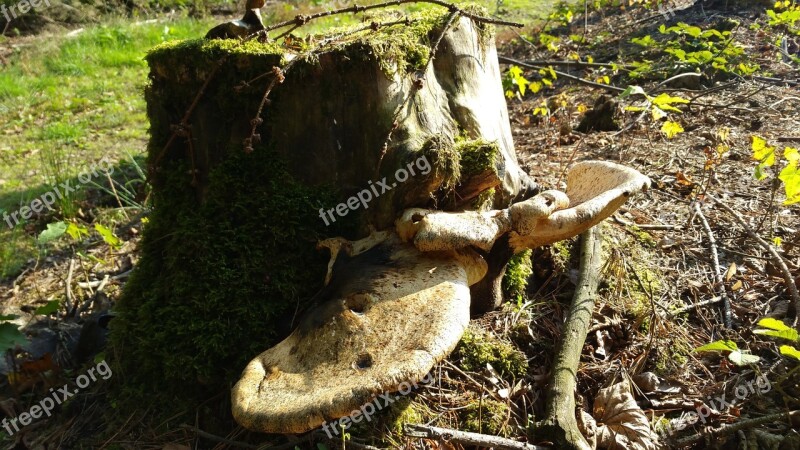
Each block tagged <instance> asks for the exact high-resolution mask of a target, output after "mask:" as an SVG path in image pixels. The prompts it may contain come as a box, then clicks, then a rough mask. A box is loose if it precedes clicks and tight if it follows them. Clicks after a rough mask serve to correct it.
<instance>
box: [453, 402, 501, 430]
mask: <svg viewBox="0 0 800 450" xmlns="http://www.w3.org/2000/svg"><path fill="white" fill-rule="evenodd" d="M509 414H510V412H509V408H508V405H506V404H505V403H501V402H498V401H496V400H491V399H482V400H480V401H477V400H476V401H473V402H472V403H470V404H469V405H467V406H466V407H465V408H464V409H462V410H461V411H460V414H459V416H460V419H461V426H460V427H459V429H461V430H462V431H470V432H473V433H484V434H490V435H494V436H508V434H509V432H510V431H511V430H510V428H509V426H508V423H509Z"/></svg>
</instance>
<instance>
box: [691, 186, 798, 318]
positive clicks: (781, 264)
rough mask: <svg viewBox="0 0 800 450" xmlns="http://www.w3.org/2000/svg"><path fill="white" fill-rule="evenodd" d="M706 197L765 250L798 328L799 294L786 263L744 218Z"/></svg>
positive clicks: (790, 315)
mask: <svg viewBox="0 0 800 450" xmlns="http://www.w3.org/2000/svg"><path fill="white" fill-rule="evenodd" d="M706 197H708V198H709V199H711V200H713V201H714V203H716V204H717V205H718V206H719V207H720V208H722V209H724V210H725V212H727V213H728V214H730V215H731V216H733V218H734V219H735V220H736V222H738V223H739V225H741V226H742V228H744V231H745V233H747V235H748V236H750V237H751V238H752V239H753V240H754V241H756V243H758V245H760V246H761V248H763V249H764V250H766V251H767V252H768V253H769V254H770V256H771V260H772V263H773V264H775V267H777V268H778V270H780V272H781V275H783V283H784V285H786V290H788V291H789V295H790V296H791V297H792V301H791V302H790V303H789V311H788V313H787V314H788V316H789V318H790V319H792V326H794V327H796V328H797V327H798V326H800V325H798V321H797V319H798V317H797V312H798V310H800V293H798V292H797V285H796V284H794V277H792V273H791V272H790V271H789V267H787V266H786V261H784V260H783V257H782V256H781V255H780V254H779V253H778V251H777V250H775V247H774V246H772V245H770V244H769V243H768V242H767V241H765V240H764V239H762V238H761V236H759V235H758V234H756V232H755V231H753V229H752V228H750V227H749V226H748V225H747V222H745V220H744V217H742V215H741V214H739V213H737V212H736V211H734V210H733V209H731V207H730V206H728V205H726V204H724V203H722V202H721V201H719V200H718V199H717V198H715V197H714V196H712V195H711V194H706Z"/></svg>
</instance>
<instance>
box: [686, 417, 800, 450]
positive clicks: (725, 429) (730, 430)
mask: <svg viewBox="0 0 800 450" xmlns="http://www.w3.org/2000/svg"><path fill="white" fill-rule="evenodd" d="M784 420H786V421H791V420H800V411H791V412H784V413H778V414H770V415H768V416H764V417H758V418H755V419H750V420H742V421H740V422H736V423H734V424H730V425H723V426H721V427H719V428H715V429H712V430H711V431H710V432H709V433H700V434H695V435H694V436H689V437H687V438H683V439H681V440H679V441H677V442H675V447H676V448H683V447H686V446H689V445H691V444H694V443H696V442H700V441H702V440H703V439H705V438H706V437H709V436H711V437H719V436H727V435H731V434H734V433H736V432H737V431H741V430H747V429H750V428H755V427H758V426H761V425H766V424H768V423H772V422H782V421H784Z"/></svg>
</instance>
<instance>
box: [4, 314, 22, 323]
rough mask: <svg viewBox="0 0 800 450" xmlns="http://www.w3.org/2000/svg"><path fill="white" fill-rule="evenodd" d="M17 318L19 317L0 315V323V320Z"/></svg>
mask: <svg viewBox="0 0 800 450" xmlns="http://www.w3.org/2000/svg"><path fill="white" fill-rule="evenodd" d="M18 317H19V316H17V315H15V314H8V315H5V314H4V315H0V321H1V320H14V319H16V318H18Z"/></svg>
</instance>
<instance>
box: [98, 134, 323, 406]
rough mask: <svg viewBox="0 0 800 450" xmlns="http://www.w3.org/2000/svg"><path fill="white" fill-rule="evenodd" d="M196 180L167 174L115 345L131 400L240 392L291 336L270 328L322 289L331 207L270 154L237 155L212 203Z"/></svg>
mask: <svg viewBox="0 0 800 450" xmlns="http://www.w3.org/2000/svg"><path fill="white" fill-rule="evenodd" d="M187 171H188V167H186V166H185V164H184V163H178V162H174V163H171V164H168V165H167V166H166V167H164V168H163V169H162V173H166V174H169V175H165V176H163V177H162V178H161V179H160V184H161V187H160V189H158V190H157V191H156V192H155V198H154V204H155V211H154V213H153V214H152V216H151V217H150V222H149V224H148V226H147V227H146V228H145V232H144V238H143V242H142V259H141V261H140V263H139V264H138V266H137V268H136V271H135V272H134V274H133V276H132V277H131V279H130V281H129V283H128V285H127V286H126V290H125V294H124V296H123V298H122V300H121V301H120V303H119V305H118V308H117V312H118V313H119V315H120V316H119V317H118V318H117V319H115V321H114V327H113V333H112V341H113V343H114V346H115V349H116V352H117V356H118V357H119V363H120V364H121V367H120V369H122V370H121V372H122V373H123V374H124V378H125V388H126V390H127V391H129V392H131V393H133V395H136V394H135V393H134V391H135V390H136V389H137V388H142V389H144V390H145V391H147V390H148V388H149V387H153V386H159V392H161V393H170V394H171V395H174V396H175V397H176V398H175V400H177V399H180V400H182V401H184V402H189V403H188V404H191V403H190V402H192V401H197V400H198V398H197V395H198V394H199V395H200V396H201V398H202V395H204V394H208V391H210V392H218V391H219V390H222V389H225V387H226V386H229V385H230V384H231V383H232V382H235V381H236V380H237V379H238V376H239V374H240V372H241V370H242V369H243V367H244V365H245V364H246V363H247V362H248V361H249V360H250V359H251V358H253V357H254V356H255V355H257V354H259V353H260V352H262V351H263V350H265V349H267V348H269V347H270V346H272V345H274V344H275V343H277V340H278V339H279V338H281V337H283V336H284V335H285V334H287V332H288V331H289V330H288V328H287V329H278V328H276V327H275V326H274V325H272V324H280V323H282V320H283V321H285V323H287V324H288V322H289V321H290V320H291V316H292V314H293V312H294V310H295V308H296V307H297V305H298V302H301V301H303V300H306V299H308V298H310V297H311V295H312V294H313V293H314V291H315V290H316V289H318V288H319V287H320V286H321V284H322V279H323V277H324V274H325V264H326V256H325V255H323V254H320V253H318V252H316V251H315V249H314V241H315V240H316V239H317V238H319V237H321V236H322V232H323V231H324V230H323V229H322V228H323V227H324V225H323V226H320V225H321V224H322V222H321V221H320V220H319V218H318V217H316V211H317V209H318V208H319V207H320V206H321V205H323V204H325V203H326V202H329V201H330V200H329V198H328V195H327V194H323V193H321V192H319V191H317V192H315V191H314V190H311V189H309V188H306V187H304V186H302V185H299V184H297V183H295V182H294V181H293V180H292V178H291V177H290V176H289V175H288V174H287V172H286V171H285V169H284V167H283V166H282V164H281V163H280V161H279V160H277V159H276V158H275V157H274V155H273V154H272V152H270V151H268V150H266V149H263V148H261V149H258V150H257V151H255V152H253V153H252V154H250V155H247V154H245V153H243V152H241V151H239V152H233V154H232V156H231V157H230V158H229V159H228V160H227V161H224V162H223V163H221V164H220V166H219V167H218V168H216V169H215V170H214V171H213V172H212V174H211V176H210V181H209V185H208V190H207V192H208V193H207V197H206V199H205V201H204V202H202V203H200V202H198V201H197V199H196V197H195V193H194V191H193V189H192V188H191V186H190V185H189V178H188V177H187V175H186V173H187ZM281 318H283V319H281ZM206 389H208V391H206ZM158 400H160V401H164V400H167V399H158ZM170 406H175V405H170Z"/></svg>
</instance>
